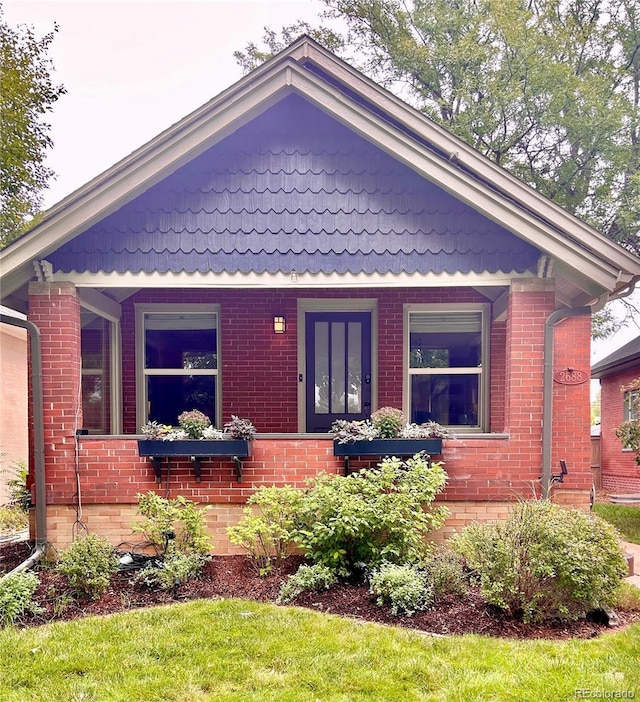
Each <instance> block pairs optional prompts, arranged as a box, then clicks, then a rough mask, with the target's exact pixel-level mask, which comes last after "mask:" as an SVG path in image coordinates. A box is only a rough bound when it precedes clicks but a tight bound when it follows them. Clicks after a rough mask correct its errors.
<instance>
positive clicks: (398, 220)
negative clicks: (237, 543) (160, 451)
mask: <svg viewBox="0 0 640 702" xmlns="http://www.w3.org/2000/svg"><path fill="white" fill-rule="evenodd" d="M0 266H1V268H0V270H1V271H2V288H1V289H2V295H3V302H4V303H5V304H10V305H11V306H13V307H14V308H16V309H22V310H23V311H25V312H26V313H27V314H28V317H29V320H30V321H31V322H32V323H33V324H34V325H35V326H36V327H37V329H38V330H39V333H40V336H41V340H42V363H43V398H44V401H43V420H42V424H43V434H44V446H43V467H42V471H43V476H42V478H43V484H44V486H45V487H44V488H43V490H42V492H43V493H44V494H43V495H35V496H34V497H35V499H36V500H40V501H43V500H44V501H46V516H47V520H46V523H47V526H46V529H47V539H48V540H49V541H50V542H53V543H55V544H56V545H60V546H64V545H65V544H66V543H68V542H69V541H70V540H71V539H72V537H73V534H74V530H75V529H76V528H77V526H78V525H79V524H82V526H86V527H87V528H89V529H90V530H91V531H96V532H98V533H101V534H104V535H106V536H108V537H109V538H111V539H112V541H113V542H114V543H115V544H117V543H119V542H121V541H126V540H129V539H130V538H131V529H130V525H131V521H132V519H133V515H134V512H135V506H136V494H137V493H143V492H146V491H147V490H152V489H154V490H158V491H161V492H162V494H168V495H172V496H175V495H178V494H181V495H184V496H185V497H187V498H189V499H193V500H195V501H197V502H200V503H206V504H208V505H209V506H210V507H211V509H210V510H209V512H208V515H209V516H208V519H209V523H210V527H211V530H212V532H213V534H214V540H215V543H216V552H219V553H225V552H228V551H229V549H230V545H229V544H228V542H227V540H226V531H225V529H226V526H227V525H229V524H231V523H234V522H235V521H237V519H238V518H239V516H240V512H241V508H242V506H243V504H244V503H245V501H246V499H247V497H248V496H249V495H250V494H251V493H252V491H253V490H254V489H255V488H256V487H257V486H259V485H265V484H267V485H273V484H275V485H284V484H290V485H297V486H300V487H302V486H304V485H305V481H306V480H307V479H308V478H311V477H313V476H314V475H317V474H318V472H320V471H330V472H341V471H342V470H343V461H342V459H341V458H340V457H337V456H335V455H334V452H333V441H332V438H331V436H330V434H329V433H328V430H329V428H330V426H331V424H332V422H333V421H334V420H335V419H339V418H346V419H358V418H365V417H368V416H369V415H370V414H371V413H372V412H373V411H375V409H377V408H379V407H383V406H394V407H398V408H402V409H403V411H404V412H405V414H406V416H407V418H408V419H409V420H411V421H414V422H416V423H421V422H424V421H426V420H435V421H438V422H440V423H441V424H444V425H446V426H448V427H450V428H451V429H452V430H453V432H454V433H455V436H456V438H455V439H450V440H446V441H445V444H444V448H443V453H442V456H441V457H440V458H441V460H443V461H444V465H445V468H446V470H447V473H448V475H449V480H448V485H447V488H446V490H445V492H444V494H443V496H442V499H443V501H444V502H446V504H447V506H448V507H449V508H450V511H451V517H450V519H449V521H448V523H447V526H446V528H445V530H444V533H445V534H446V533H447V532H450V531H451V530H452V529H455V528H456V527H458V526H461V525H463V524H464V523H466V522H468V521H470V520H472V519H476V518H477V519H491V518H496V517H499V516H503V515H506V513H507V512H508V510H509V506H510V505H511V504H512V502H513V500H514V499H517V497H519V496H531V495H533V494H537V495H540V494H543V495H547V494H551V495H552V496H553V498H554V499H557V500H558V501H561V502H563V503H566V504H572V505H578V506H582V507H587V506H588V504H589V490H590V487H591V471H590V437H589V384H588V382H586V381H587V380H588V378H589V349H590V314H591V311H592V309H596V308H599V307H600V306H601V305H603V304H604V303H605V302H606V301H607V300H609V299H611V298H613V297H615V296H616V295H620V294H623V293H624V292H625V291H626V290H628V289H629V288H630V287H632V286H633V285H634V284H635V282H636V281H637V280H638V278H639V277H640V261H639V260H638V259H637V258H635V257H634V256H632V255H631V254H629V253H628V252H626V251H625V250H623V249H622V248H621V247H619V246H617V245H616V244H614V243H612V242H611V241H609V240H608V239H606V238H605V237H603V236H602V235H600V234H599V233H598V232H596V231H594V230H593V229H591V228H590V227H588V226H587V225H585V224H584V223H582V222H581V221H579V220H577V219H576V218H574V217H573V216H571V215H569V214H567V213H566V212H564V211H563V210H562V209H561V208H559V207H557V206H556V205H554V204H553V203H552V202H550V201H548V200H546V199H545V198H543V197H541V196H540V195H538V194H537V193H536V192H535V191H533V190H532V189H530V188H529V187H527V186H525V185H524V184H522V183H520V182H519V181H518V180H517V179H515V178H513V177H512V176H510V175H509V174H508V173H506V172H505V171H504V170H502V169H500V168H499V167H498V166H496V165H495V164H493V163H491V162H490V161H488V160H487V159H485V158H484V157H483V156H481V155H480V154H478V153H477V152H475V151H474V150H473V149H471V148H470V147H468V146H466V145H465V144H464V143H463V142H461V141H459V140H458V139H456V138H455V137H453V136H452V135H450V134H448V133H447V132H446V131H445V130H443V129H442V128H441V127H439V126H437V125H435V124H434V123H432V122H431V121H429V120H428V119H427V118H425V117H424V116H423V115H422V114H420V113H419V112H417V111H415V110H413V109H412V108H410V107H409V106H408V105H406V104H405V103H403V102H402V101H400V100H399V99H398V98H396V97H395V96H393V95H392V94H390V93H388V92H386V91H385V90H383V89H382V88H380V86H378V85H376V84H375V83H373V82H372V81H370V80H369V79H367V78H366V77H364V76H363V75H361V74H359V73H358V72H356V71H355V70H354V69H352V68H351V67H350V66H348V65H347V64H345V63H343V62H342V61H340V60H339V59H337V58H336V57H335V56H333V55H332V54H331V53H329V52H327V51H326V50H324V49H322V48H321V47H320V46H318V45H317V44H316V43H314V42H313V41H312V40H310V39H308V38H306V37H302V38H300V39H299V40H298V41H296V42H294V43H293V44H292V45H291V46H290V47H289V48H288V49H287V50H285V51H284V52H282V53H281V54H278V55H277V56H276V57H274V58H273V59H272V60H271V61H269V62H267V63H265V64H264V65H263V66H261V67H260V68H258V69H257V70H255V71H254V72H252V73H251V74H249V75H248V76H246V77H245V78H243V79H242V80H240V81H239V82H238V83H236V84H235V85H232V86H231V87H230V88H229V89H228V90H226V91H224V92H223V93H221V94H220V95H219V96H217V97H216V98H214V99H213V100H212V101H211V102H209V103H207V104H206V105H204V106H203V107H202V108H200V109H199V110H197V111H196V112H194V113H192V114H191V115H189V116H187V117H186V118H185V119H184V120H183V121H181V122H180V123H178V124H177V125H174V126H173V127H171V128H170V129H168V130H167V131H166V132H164V133H162V134H160V135H159V136H158V137H157V138H156V139H154V140H153V141H151V142H150V143H149V144H147V145H145V146H143V147H142V148H141V149H139V150H138V151H136V152H134V153H133V154H131V155H130V156H129V157H127V158H125V159H124V160H123V161H121V162H120V163H118V164H116V165H115V166H114V167H113V168H112V169H110V170H109V171H107V172H105V173H104V174H102V175H101V176H99V177H98V178H96V179H95V180H93V181H91V182H90V183H88V184H87V185H86V186H84V187H83V188H81V189H80V190H78V191H76V192H75V193H73V194H72V195H70V196H69V197H68V198H67V199H65V200H64V201H62V202H61V203H59V204H58V205H56V206H55V207H53V208H52V209H51V210H50V211H49V212H48V213H47V216H46V217H45V218H44V219H43V220H42V222H41V223H40V224H39V225H38V226H37V227H35V228H34V229H33V230H31V231H30V232H29V233H27V234H26V235H25V236H23V237H22V238H21V239H18V240H17V241H15V242H13V243H12V244H11V245H10V246H9V247H7V248H6V249H5V250H3V251H2V252H0ZM190 409H200V410H202V411H204V412H205V413H206V414H207V415H209V416H210V417H211V419H212V420H213V421H214V423H215V424H216V426H218V427H221V426H222V425H223V424H224V423H225V422H227V421H229V420H230V418H231V416H232V415H236V416H240V417H246V418H249V419H250V420H251V421H252V422H253V424H254V425H255V426H256V428H257V430H258V435H257V437H256V439H255V440H254V441H252V442H251V451H250V455H249V456H248V457H247V458H244V459H242V461H241V480H239V471H238V463H237V462H234V461H232V460H229V458H228V457H227V458H225V457H220V458H212V457H209V458H206V459H205V460H202V461H198V462H197V472H198V473H199V474H200V475H199V478H198V479H196V476H195V475H194V461H193V460H191V458H190V457H189V456H182V457H175V458H173V459H169V460H163V461H156V462H155V463H154V462H153V461H150V460H149V459H148V458H147V457H144V456H140V455H139V451H138V442H137V438H138V436H139V433H140V427H141V426H142V425H143V424H145V423H146V422H148V421H150V420H153V421H157V422H160V423H162V424H176V421H177V416H178V414H179V413H180V412H182V411H183V410H190ZM34 421H35V422H37V421H38V418H37V417H35V416H34ZM377 460H379V459H374V458H370V457H369V458H367V457H362V458H360V459H358V458H355V459H354V460H352V461H351V463H350V465H351V468H357V467H360V466H363V465H369V464H370V463H371V462H374V463H375V462H377ZM561 460H564V461H566V464H567V468H568V475H567V476H566V477H565V478H564V481H563V482H562V483H560V482H559V481H557V480H555V478H554V477H553V476H555V475H556V474H558V473H559V468H558V466H559V462H560V461H561ZM37 471H38V468H37V466H34V473H35V474H36V478H37ZM158 479H159V480H160V484H158V483H157V482H156V480H158Z"/></svg>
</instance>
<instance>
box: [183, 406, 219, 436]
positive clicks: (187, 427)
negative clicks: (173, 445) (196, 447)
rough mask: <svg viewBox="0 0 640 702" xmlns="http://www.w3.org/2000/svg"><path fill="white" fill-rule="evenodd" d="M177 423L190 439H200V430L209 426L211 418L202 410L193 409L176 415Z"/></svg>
mask: <svg viewBox="0 0 640 702" xmlns="http://www.w3.org/2000/svg"><path fill="white" fill-rule="evenodd" d="M178 424H179V425H180V428H181V429H184V431H186V432H187V434H188V435H189V437H190V438H191V439H200V438H202V432H203V431H204V430H205V429H206V428H207V427H210V426H211V420H210V419H209V417H207V415H206V414H205V413H204V412H201V411H200V410H196V409H193V410H189V411H188V412H183V413H182V414H180V415H178Z"/></svg>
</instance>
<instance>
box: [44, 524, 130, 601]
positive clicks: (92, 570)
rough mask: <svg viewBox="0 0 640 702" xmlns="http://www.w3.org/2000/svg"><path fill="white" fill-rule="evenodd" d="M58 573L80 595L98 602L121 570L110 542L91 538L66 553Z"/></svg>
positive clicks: (97, 537)
mask: <svg viewBox="0 0 640 702" xmlns="http://www.w3.org/2000/svg"><path fill="white" fill-rule="evenodd" d="M56 570H57V571H58V572H60V573H62V574H63V575H66V577H67V580H68V581H69V585H71V587H72V588H73V589H74V590H75V591H76V593H78V594H80V595H88V596H90V597H92V598H94V599H98V597H100V595H102V594H103V593H104V592H105V591H106V590H107V588H108V587H109V583H110V581H111V576H112V575H113V574H114V573H115V572H116V571H117V570H118V557H117V555H116V552H115V551H114V549H113V547H112V546H111V544H110V543H109V542H108V541H107V540H106V539H102V538H100V537H99V536H97V535H96V534H88V535H87V536H85V537H82V538H79V539H78V540H77V541H74V542H73V543H72V544H71V546H69V548H68V549H67V550H66V551H64V552H63V553H62V555H61V557H60V560H59V561H58V563H57V565H56Z"/></svg>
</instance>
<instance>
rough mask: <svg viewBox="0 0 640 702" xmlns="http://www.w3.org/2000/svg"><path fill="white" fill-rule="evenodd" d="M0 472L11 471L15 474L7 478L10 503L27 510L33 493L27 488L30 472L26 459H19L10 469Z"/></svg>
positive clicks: (12, 505)
mask: <svg viewBox="0 0 640 702" xmlns="http://www.w3.org/2000/svg"><path fill="white" fill-rule="evenodd" d="M0 472H2V473H5V472H7V473H9V472H10V473H11V474H12V475H13V477H11V478H9V479H8V480H7V494H8V496H9V505H10V506H11V507H16V508H17V509H20V510H22V511H23V512H26V511H27V510H28V509H29V503H30V502H31V493H30V492H29V490H28V489H27V475H28V473H29V471H28V468H27V464H26V463H25V462H24V461H18V462H17V463H14V464H13V465H12V466H11V468H10V470H2V471H0Z"/></svg>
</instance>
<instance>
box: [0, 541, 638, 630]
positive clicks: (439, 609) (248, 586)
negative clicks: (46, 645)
mask: <svg viewBox="0 0 640 702" xmlns="http://www.w3.org/2000/svg"><path fill="white" fill-rule="evenodd" d="M30 552H31V547H30V545H29V543H28V542H24V541H23V542H19V543H13V544H5V545H0V575H2V574H4V573H6V572H8V571H9V570H11V569H12V568H13V567H14V566H16V565H18V564H19V563H21V562H22V561H23V560H24V559H25V558H27V557H28V555H29V554H30ZM301 562H302V558H300V557H291V558H289V559H287V561H286V562H285V564H284V567H283V569H282V571H281V572H280V573H275V574H273V575H271V576H270V577H268V578H260V577H258V576H257V575H256V574H255V572H254V571H253V570H252V569H251V566H250V564H249V561H248V559H247V558H245V557H244V556H215V557H214V558H213V559H212V560H211V561H210V562H209V563H207V565H206V566H205V568H204V570H203V572H202V575H201V577H200V578H199V579H197V580H195V581H191V582H189V583H187V584H186V585H185V586H183V587H181V588H180V589H179V590H178V591H177V592H175V593H174V592H161V591H157V590H148V589H146V588H144V587H141V586H139V585H136V586H134V585H133V583H132V577H133V574H134V572H135V571H124V572H119V573H117V574H116V575H115V577H114V578H113V580H112V583H111V586H110V587H109V589H108V591H107V592H106V593H105V594H104V595H103V596H102V597H100V598H99V599H97V600H85V599H83V600H74V599H72V598H71V597H70V596H69V595H70V591H69V588H68V585H67V583H66V579H65V578H64V576H62V575H59V574H57V573H55V572H54V571H52V570H49V569H47V568H39V569H38V575H39V578H40V586H39V588H38V590H37V592H36V596H35V599H36V600H37V601H38V602H39V603H40V604H41V605H42V606H43V607H44V610H45V611H44V613H43V614H41V615H39V616H38V617H34V618H33V619H31V620H30V621H29V622H28V623H27V625H30V626H37V625H40V624H43V623H45V622H47V621H53V620H56V621H59V620H69V619H76V618H78V617H82V616H87V615H105V614H113V613H115V612H122V611H126V610H130V609H136V608H141V607H150V606H155V605H162V604H169V603H174V602H177V601H179V602H183V601H185V600H193V599H202V598H205V599H206V598H208V599H218V598H232V597H239V598H245V599H250V600H257V601H261V602H274V601H275V599H276V597H277V596H278V593H279V591H280V586H281V584H282V583H283V581H284V580H285V579H286V577H287V575H289V574H290V573H293V572H295V571H296V570H297V568H298V566H299V565H300V563H301ZM294 604H295V605H297V606H299V607H306V608H308V609H312V610H315V611H318V612H325V613H330V614H335V615H339V616H344V617H350V618H354V619H357V620H361V621H368V622H377V623H379V624H388V625H392V626H402V627H407V628H411V629H417V630H420V631H425V632H429V633H432V634H440V635H447V634H469V633H475V634H483V635H486V636H494V637H509V638H515V639H534V638H536V639H537V638H542V639H568V638H581V639H588V638H593V637H596V636H599V635H601V634H603V633H605V632H610V631H616V629H615V628H614V629H612V628H609V627H607V625H606V623H605V622H603V621H595V620H591V619H587V620H582V621H578V622H569V623H562V624H561V623H557V622H548V623H546V624H524V623H523V622H521V621H519V620H516V619H513V618H511V617H508V616H506V615H504V614H503V613H501V612H500V611H499V610H496V609H495V608H493V607H491V606H489V605H487V604H486V603H485V602H484V601H483V600H482V598H481V596H480V594H479V593H478V592H477V591H472V592H471V593H470V594H469V595H467V596H465V597H464V598H456V599H452V600H450V601H444V602H442V601H441V602H438V603H437V606H434V607H433V608H432V609H430V610H428V611H426V612H420V613H416V614H415V615H413V616H412V617H403V616H400V617H397V616H393V615H392V614H391V612H390V611H389V610H387V609H384V608H381V607H378V606H377V605H376V603H375V600H374V598H373V597H372V596H371V594H370V593H369V590H368V588H367V586H366V585H363V584H353V583H344V584H341V585H338V586H336V587H333V588H331V589H330V590H327V591H324V592H320V593H304V594H302V595H300V597H298V599H297V600H296V601H295V603H294ZM616 614H617V615H618V617H619V620H620V625H619V627H618V628H617V630H619V629H620V628H623V627H626V626H628V625H630V624H632V623H634V622H638V621H640V613H639V612H622V611H617V612H616ZM594 619H597V618H594Z"/></svg>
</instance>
